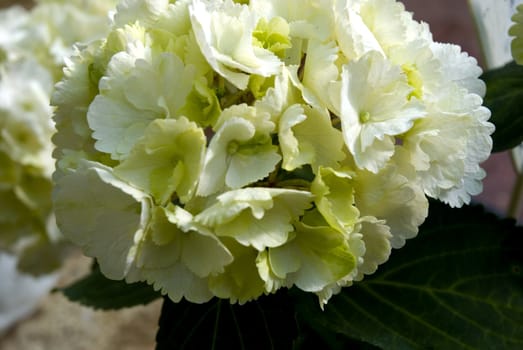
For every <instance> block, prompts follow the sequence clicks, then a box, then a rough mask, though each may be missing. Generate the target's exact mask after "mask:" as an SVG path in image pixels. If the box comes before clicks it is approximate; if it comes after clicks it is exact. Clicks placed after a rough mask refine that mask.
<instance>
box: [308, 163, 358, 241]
mask: <svg viewBox="0 0 523 350" xmlns="http://www.w3.org/2000/svg"><path fill="white" fill-rule="evenodd" d="M351 179H352V176H351V175H350V174H348V173H344V172H341V171H335V170H333V169H331V168H321V167H320V169H319V171H318V173H317V174H316V177H315V178H314V181H313V183H312V186H311V192H312V194H313V195H314V196H315V199H314V202H315V203H316V207H317V208H318V210H319V211H320V212H321V214H322V215H323V217H324V218H325V220H326V221H327V222H328V223H329V225H330V226H332V227H334V228H335V229H337V230H338V231H340V232H344V231H345V230H346V229H347V227H352V226H353V225H354V224H355V223H356V220H357V219H358V217H359V211H358V209H357V207H356V206H355V205H354V184H353V183H352V181H351Z"/></svg>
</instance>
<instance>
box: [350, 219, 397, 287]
mask: <svg viewBox="0 0 523 350" xmlns="http://www.w3.org/2000/svg"><path fill="white" fill-rule="evenodd" d="M360 232H361V237H362V238H361V239H362V240H363V242H364V244H365V253H364V254H363V262H362V263H360V264H359V265H358V274H357V275H356V276H355V277H354V280H356V281H359V280H361V279H363V276H364V275H370V274H373V273H374V272H376V270H377V269H378V265H380V264H383V263H384V262H386V261H387V260H388V259H389V256H390V253H391V238H392V235H391V234H390V232H389V227H388V226H387V225H385V223H384V222H383V221H379V220H376V219H375V218H372V217H365V218H363V219H362V221H361V230H360Z"/></svg>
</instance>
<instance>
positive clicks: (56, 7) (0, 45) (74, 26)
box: [0, 0, 114, 274]
mask: <svg viewBox="0 0 523 350" xmlns="http://www.w3.org/2000/svg"><path fill="white" fill-rule="evenodd" d="M112 5H114V2H113V3H112ZM110 6H111V1H100V0H92V1H83V0H76V1H58V0H45V1H44V0H42V1H39V2H37V3H36V5H35V6H34V7H33V8H32V9H31V10H25V9H23V8H21V7H17V6H12V7H9V8H6V9H3V10H1V11H0V168H1V170H0V207H1V208H2V210H1V211H2V214H0V231H1V234H0V249H2V250H6V251H8V252H10V253H13V254H17V255H18V265H19V268H20V269H21V270H23V271H24V272H28V273H31V274H42V273H47V272H50V271H52V270H54V269H56V268H58V267H59V266H60V262H61V259H62V255H63V237H62V236H61V235H60V233H59V230H58V228H57V227H56V223H55V219H54V214H53V212H52V202H51V191H52V180H51V176H52V173H53V171H54V168H55V165H54V160H53V158H52V152H53V149H54V146H53V144H52V142H51V137H52V135H53V134H54V133H55V131H56V130H55V127H54V122H53V121H52V118H51V117H52V113H53V109H52V108H51V106H50V105H49V100H50V96H51V93H52V89H53V84H54V83H55V82H56V81H58V80H59V79H61V77H62V72H61V71H62V67H63V64H64V56H66V55H70V54H71V53H72V50H71V46H72V44H74V43H75V42H78V41H90V40H92V39H95V38H97V37H100V36H102V35H104V34H105V33H106V31H107V29H108V24H109V19H108V16H107V11H108V9H109V8H110Z"/></svg>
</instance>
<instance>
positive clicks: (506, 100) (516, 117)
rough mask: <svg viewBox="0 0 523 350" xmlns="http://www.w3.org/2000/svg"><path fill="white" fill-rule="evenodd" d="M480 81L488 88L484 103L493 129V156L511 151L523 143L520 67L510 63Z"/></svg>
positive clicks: (522, 72) (522, 71)
mask: <svg viewBox="0 0 523 350" xmlns="http://www.w3.org/2000/svg"><path fill="white" fill-rule="evenodd" d="M481 78H482V79H483V80H484V81H485V83H486V84H487V94H486V96H485V100H484V103H485V106H487V107H488V108H489V109H490V110H491V112H492V117H491V120H490V121H491V122H492V123H494V125H495V126H496V131H495V132H494V134H493V135H492V139H493V140H494V147H493V152H501V151H504V150H507V149H511V148H514V147H515V146H517V145H519V144H520V143H521V142H523V66H520V65H517V64H516V63H515V62H510V63H508V64H507V65H505V66H503V67H500V68H497V69H493V70H491V71H488V72H485V73H484V74H483V76H482V77H481Z"/></svg>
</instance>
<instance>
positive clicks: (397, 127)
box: [340, 52, 425, 173]
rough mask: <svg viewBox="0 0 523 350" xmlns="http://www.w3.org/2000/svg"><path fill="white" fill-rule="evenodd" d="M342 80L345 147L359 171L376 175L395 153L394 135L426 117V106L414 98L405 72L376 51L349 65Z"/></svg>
mask: <svg viewBox="0 0 523 350" xmlns="http://www.w3.org/2000/svg"><path fill="white" fill-rule="evenodd" d="M341 79H342V80H341V91H340V94H341V101H340V102H341V106H340V111H341V115H340V119H341V126H342V131H343V137H344V139H345V144H346V145H347V147H348V149H349V151H350V152H351V154H352V155H353V156H354V159H355V161H356V165H357V166H358V167H359V168H365V169H368V170H370V171H372V172H374V173H376V172H378V170H379V169H380V168H381V167H383V166H384V164H385V162H386V161H387V160H388V159H389V158H390V157H391V156H392V155H393V153H394V145H395V138H394V136H395V135H400V134H402V133H404V132H406V131H408V130H409V129H410V128H412V126H413V124H414V121H415V120H416V119H419V118H422V117H423V116H424V115H425V112H424V109H423V106H422V105H421V104H420V103H419V102H417V101H416V100H415V99H410V93H411V91H412V88H411V87H410V85H409V84H408V82H407V80H406V77H405V75H404V74H403V72H402V71H401V69H400V68H399V67H397V66H393V65H392V64H391V63H390V62H388V61H387V60H386V59H385V58H384V57H383V56H382V55H381V54H379V53H376V52H370V53H368V54H365V55H364V56H363V57H362V58H361V59H359V60H357V61H352V62H349V64H348V65H345V66H344V67H343V72H342V78H341Z"/></svg>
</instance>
